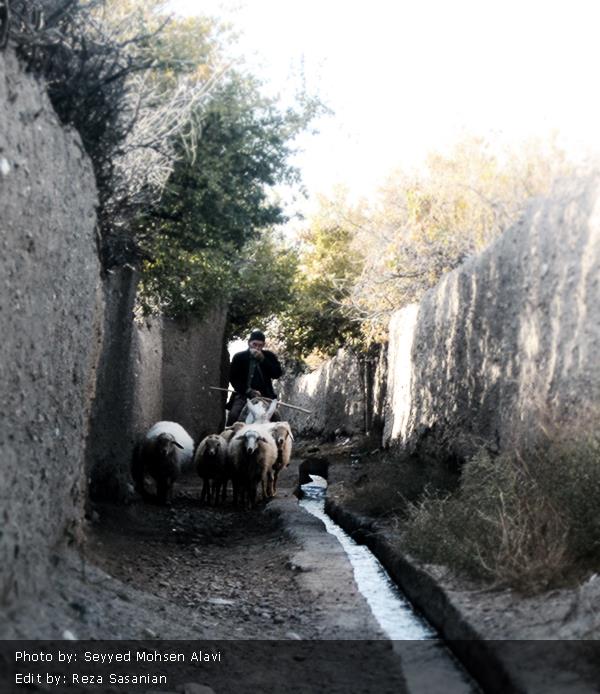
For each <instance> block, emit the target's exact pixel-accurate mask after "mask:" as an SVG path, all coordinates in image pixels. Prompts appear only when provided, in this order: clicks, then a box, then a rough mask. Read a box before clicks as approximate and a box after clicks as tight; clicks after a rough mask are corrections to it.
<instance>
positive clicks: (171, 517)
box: [0, 461, 405, 694]
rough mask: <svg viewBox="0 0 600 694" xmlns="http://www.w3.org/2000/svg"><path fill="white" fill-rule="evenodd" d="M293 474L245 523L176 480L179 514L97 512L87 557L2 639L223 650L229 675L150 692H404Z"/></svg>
mask: <svg viewBox="0 0 600 694" xmlns="http://www.w3.org/2000/svg"><path fill="white" fill-rule="evenodd" d="M297 475H298V470H297V461H296V462H295V463H293V464H292V466H290V470H289V471H288V472H287V474H286V475H285V476H283V478H282V479H281V482H280V490H279V493H278V498H277V499H275V500H273V501H271V502H269V504H267V505H266V506H264V505H261V506H259V507H258V508H257V509H255V510H253V511H247V512H241V511H238V510H236V509H234V508H232V507H231V505H230V504H228V505H226V506H225V507H221V508H207V507H203V506H201V505H200V503H199V498H200V491H201V484H200V482H199V480H198V479H197V478H196V477H195V476H190V477H188V478H185V479H183V480H181V483H180V484H179V485H178V488H177V491H176V495H175V498H174V503H173V506H172V507H171V508H164V507H159V506H154V505H149V504H145V503H142V502H136V503H133V504H131V505H129V506H116V505H97V506H95V507H94V510H93V522H92V523H91V524H90V527H89V531H88V538H87V543H86V547H85V552H84V557H83V558H82V557H81V556H79V555H77V554H75V553H74V552H73V553H70V554H68V555H67V556H63V557H61V558H60V559H57V566H56V569H55V572H54V574H53V576H52V577H51V581H50V586H49V588H48V591H47V592H46V593H45V594H44V595H40V596H39V597H38V599H37V600H35V601H29V602H28V603H22V604H21V605H19V606H17V607H15V608H14V609H13V610H12V611H11V612H9V613H7V614H5V615H0V617H2V625H3V626H2V629H1V631H2V633H1V636H2V637H3V638H6V639H8V638H21V639H42V638H43V639H52V640H55V639H64V638H66V639H69V638H76V639H78V640H80V641H79V642H78V643H82V644H83V643H87V644H88V647H89V643H90V642H89V641H87V640H90V639H91V640H94V642H96V640H105V639H111V640H112V639H127V640H135V641H134V643H136V644H144V647H148V648H149V647H152V648H153V647H154V646H152V644H156V648H164V647H165V644H166V643H167V640H168V643H169V644H171V646H170V647H171V648H174V647H175V646H173V645H172V644H174V643H175V641H174V640H178V641H177V643H179V644H181V643H183V642H182V641H181V640H187V643H199V642H200V640H203V641H204V642H206V641H208V640H209V641H210V642H212V643H213V644H225V643H226V644H227V645H226V646H223V650H224V651H226V652H227V653H226V656H227V657H226V659H227V661H228V665H227V668H219V669H213V671H212V672H210V673H207V672H205V673H203V676H202V677H199V676H198V672H197V669H196V671H194V670H193V669H190V668H185V667H182V668H179V669H178V670H177V676H176V678H175V680H173V677H171V679H170V680H169V686H168V687H162V688H159V687H154V688H151V690H152V691H168V692H172V691H176V690H177V687H176V685H177V686H179V690H177V691H187V690H185V687H183V684H184V683H186V682H188V683H189V682H190V681H191V683H192V684H194V685H199V684H203V685H209V686H210V688H211V689H210V690H206V691H211V690H212V691H214V692H216V693H217V694H218V693H219V692H228V691H233V689H234V688H235V691H238V692H255V691H272V692H279V691H281V692H286V693H287V692H320V691H323V692H333V693H334V694H335V693H337V692H340V693H341V692H345V693H346V692H374V691H377V692H380V691H381V692H386V691H389V692H395V693H399V694H402V692H404V691H405V686H404V679H403V675H402V672H401V668H400V659H399V658H398V657H397V656H396V655H394V654H393V652H392V646H391V643H390V642H388V641H386V640H384V638H383V634H382V633H381V631H380V629H379V627H378V625H377V624H376V622H375V620H374V618H373V616H372V614H371V612H370V609H369V607H368V605H367V603H366V601H365V599H364V598H363V597H362V595H360V593H358V591H357V588H356V585H355V583H354V579H353V573H352V569H351V567H350V565H349V563H348V561H347V559H346V556H345V553H344V551H343V549H342V548H341V546H340V545H339V543H338V542H337V540H336V539H335V538H333V537H332V536H330V535H328V534H327V533H326V532H325V530H324V528H323V526H322V524H321V523H320V521H318V520H317V519H315V518H313V517H312V516H310V514H308V513H306V512H305V511H304V510H303V509H301V508H300V507H299V506H298V503H297V500H296V498H295V497H294V496H293V493H292V491H293V487H294V485H295V483H296V480H297ZM83 640H85V641H83ZM224 640H227V641H224ZM121 643H124V642H121ZM1 664H2V654H1V653H0V665H1ZM1 669H2V668H1V667H0V671H1ZM67 676H68V673H67ZM234 685H235V686H234ZM33 690H35V691H38V690H39V691H46V689H44V687H43V686H41V685H40V686H39V687H33ZM148 690H149V691H150V689H148ZM65 691H72V692H74V693H76V692H79V691H81V692H84V691H86V692H87V691H95V692H102V691H104V689H103V688H98V687H94V688H90V689H89V690H88V689H86V688H81V689H77V688H69V689H67V690H65ZM107 691H108V689H107ZM110 691H113V692H121V691H122V692H126V691H145V690H144V689H143V688H142V689H139V688H136V689H129V688H124V689H119V688H118V687H117V688H115V687H113V688H112V689H110ZM189 691H196V690H195V689H194V688H193V687H192V688H191V689H189Z"/></svg>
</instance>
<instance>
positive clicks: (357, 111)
mask: <svg viewBox="0 0 600 694" xmlns="http://www.w3.org/2000/svg"><path fill="white" fill-rule="evenodd" d="M169 6H170V8H172V9H173V10H175V11H177V12H179V13H182V14H194V13H198V12H200V13H206V14H216V15H218V16H222V17H226V18H228V19H231V21H232V22H233V23H234V25H235V26H236V28H237V29H238V30H239V31H240V32H241V35H240V39H239V42H238V49H239V50H240V53H241V54H243V55H244V56H245V58H246V61H247V63H248V65H249V66H250V67H251V68H252V70H253V71H254V72H255V73H257V74H259V75H260V76H261V77H262V78H263V79H264V80H265V82H266V85H267V89H269V90H270V91H271V93H274V94H281V95H282V97H283V98H284V99H285V98H287V96H289V94H290V93H291V92H293V91H294V90H295V89H296V88H297V87H298V86H299V85H300V83H301V78H300V75H301V74H303V76H304V77H303V79H304V81H305V84H306V87H307V88H308V90H309V92H312V93H316V94H318V95H319V96H320V97H321V98H322V100H323V101H324V102H325V103H326V104H327V105H328V106H329V107H330V108H331V109H332V110H333V112H334V113H333V115H331V116H328V117H325V118H323V119H321V120H320V121H319V123H318V129H319V134H317V135H313V136H304V137H302V138H301V140H300V141H299V144H300V146H301V147H302V149H303V152H302V153H301V154H300V155H299V156H298V157H297V158H296V163H297V165H298V166H299V167H300V168H301V170H302V173H303V179H304V183H305V186H306V188H307V190H308V192H309V195H310V197H311V199H313V198H314V197H315V195H316V194H317V193H328V192H331V190H332V189H333V187H334V186H335V185H337V184H343V185H345V186H347V187H348V188H349V190H350V191H351V193H353V194H356V195H357V196H362V195H364V196H366V197H370V196H371V195H372V194H373V193H374V191H375V190H376V189H377V187H378V186H379V185H380V184H381V183H382V182H383V181H384V179H385V177H386V176H387V175H388V174H389V173H390V172H391V171H392V170H393V169H396V168H402V169H405V170H409V171H410V170H412V169H416V168H419V167H420V166H422V164H423V162H424V161H425V158H426V156H427V153H428V152H430V151H433V150H437V151H447V150H448V149H449V148H450V147H451V146H452V143H454V142H456V141H457V140H458V139H459V138H460V137H461V136H464V135H467V134H471V133H472V134H477V135H480V136H483V137H485V138H487V139H488V140H490V141H491V142H501V143H502V142H507V143H512V142H518V141H520V140H522V139H523V138H526V137H532V136H539V137H546V136H548V135H549V134H550V133H551V132H556V133H557V134H558V141H559V143H561V144H563V145H564V146H565V147H566V148H567V149H568V150H569V151H571V152H573V153H574V155H575V156H578V157H582V156H585V155H587V154H596V153H598V152H600V128H599V124H600V90H599V89H598V86H597V85H598V69H599V66H600V40H598V26H599V23H598V17H600V3H598V2H597V0H588V1H582V0H558V1H556V0H546V1H545V2H539V1H538V0H502V2H488V1H486V0H476V1H473V0H452V2H448V1H447V0H446V1H444V2H442V1H440V0H414V1H413V2H405V1H404V0H369V1H368V2H367V1H363V0H360V1H358V0H354V1H353V0H346V1H342V0H319V1H317V0H303V2H289V1H288V0H237V1H236V2H232V1H230V0H171V2H169Z"/></svg>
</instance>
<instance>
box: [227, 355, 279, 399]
mask: <svg viewBox="0 0 600 694" xmlns="http://www.w3.org/2000/svg"><path fill="white" fill-rule="evenodd" d="M262 353H263V355H264V359H263V360H262V361H256V366H255V367H254V373H253V374H252V380H251V381H250V385H249V386H248V373H249V369H250V362H251V361H254V358H253V357H251V356H250V350H248V349H246V350H244V351H243V352H238V353H237V354H234V355H233V359H232V360H231V367H230V369H229V381H230V383H231V385H232V386H233V388H234V390H235V392H236V393H239V394H240V395H243V396H245V395H246V393H247V391H248V390H249V389H251V390H258V391H260V394H261V395H263V396H264V397H266V398H274V397H275V391H274V390H273V384H272V382H271V380H272V379H273V378H279V377H280V376H281V374H282V370H281V364H280V363H279V360H278V359H277V357H276V356H275V355H274V354H273V352H269V351H268V350H266V349H263V351H262Z"/></svg>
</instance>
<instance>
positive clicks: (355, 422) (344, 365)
mask: <svg viewBox="0 0 600 694" xmlns="http://www.w3.org/2000/svg"><path fill="white" fill-rule="evenodd" d="M279 390H280V399H281V400H283V401H284V402H289V403H290V404H292V405H297V406H299V407H303V408H305V409H309V410H311V414H310V415H306V414H304V413H302V412H297V411H294V410H291V409H289V408H284V407H282V408H281V411H282V415H283V417H284V418H285V419H287V420H288V421H289V422H290V424H291V426H292V429H293V431H294V432H295V433H296V434H301V435H306V436H307V435H320V436H331V435H332V434H336V433H339V434H356V433H362V432H364V430H365V389H364V381H363V372H362V367H361V364H360V361H359V359H358V357H357V356H356V355H355V354H353V353H352V352H351V351H350V350H345V349H340V350H338V352H337V354H336V356H335V357H334V358H333V359H330V360H329V361H327V362H325V363H324V364H323V365H322V366H320V367H319V368H318V369H316V370H315V371H313V372H312V373H309V374H305V375H303V376H299V377H297V378H293V379H289V380H285V381H283V382H282V383H281V385H280V386H279Z"/></svg>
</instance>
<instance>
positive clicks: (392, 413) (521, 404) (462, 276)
mask: <svg viewBox="0 0 600 694" xmlns="http://www.w3.org/2000/svg"><path fill="white" fill-rule="evenodd" d="M599 283H600V178H599V177H598V176H597V175H587V176H586V177H582V178H580V179H579V180H573V181H564V182H562V183H561V185H560V186H558V187H557V188H556V190H555V192H554V194H553V195H552V196H551V197H550V198H549V199H540V200H536V201H535V202H534V203H533V204H532V205H531V206H530V208H529V210H528V211H527V213H526V214H525V215H524V217H523V218H522V220H521V221H520V222H519V223H518V224H517V225H515V226H514V227H513V228H511V229H510V230H508V231H507V232H506V233H505V234H504V235H503V236H502V237H501V238H500V239H499V240H498V241H497V242H496V243H494V244H493V245H492V246H491V247H490V248H489V249H487V250H486V251H485V252H484V253H482V254H481V255H480V256H478V257H476V258H474V259H473V260H471V261H470V262H467V263H465V264H464V265H463V266H461V267H460V268H458V269H457V270H455V271H454V272H452V273H450V274H448V275H447V276H446V277H444V278H443V279H442V281H441V282H440V284H439V285H438V286H437V287H435V288H434V289H433V290H432V291H430V292H429V293H428V294H427V295H426V296H425V297H424V299H423V300H422V301H421V303H420V304H419V305H418V306H410V307H407V308H405V309H404V310H402V311H400V312H399V313H397V314H396V315H395V316H394V317H393V319H392V321H391V325H390V344H389V359H388V371H389V372H388V384H387V385H388V388H387V390H388V398H387V405H386V412H385V432H384V440H385V441H386V443H400V444H403V445H408V446H409V447H415V446H419V445H423V444H424V443H427V445H431V446H432V447H433V448H434V449H438V450H444V451H445V452H446V453H447V454H448V455H450V456H455V457H457V458H464V457H466V456H468V455H470V454H471V453H472V451H473V450H474V448H475V447H476V446H478V445H481V444H485V445H486V446H487V447H488V448H491V449H493V450H502V449H504V448H506V447H508V446H510V445H513V444H514V443H519V442H520V441H522V440H523V439H524V438H525V437H527V436H528V434H529V432H531V431H532V428H533V426H534V424H535V422H537V421H539V420H540V419H542V420H545V421H550V422H553V423H558V424H560V423H561V422H564V421H565V420H569V419H574V418H575V419H577V418H581V417H588V416H589V413H590V412H593V411H594V410H595V411H596V413H597V410H598V404H599V403H600V370H599V369H598V368H597V366H598V360H599V357H600V301H599V299H600V285H599Z"/></svg>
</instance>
